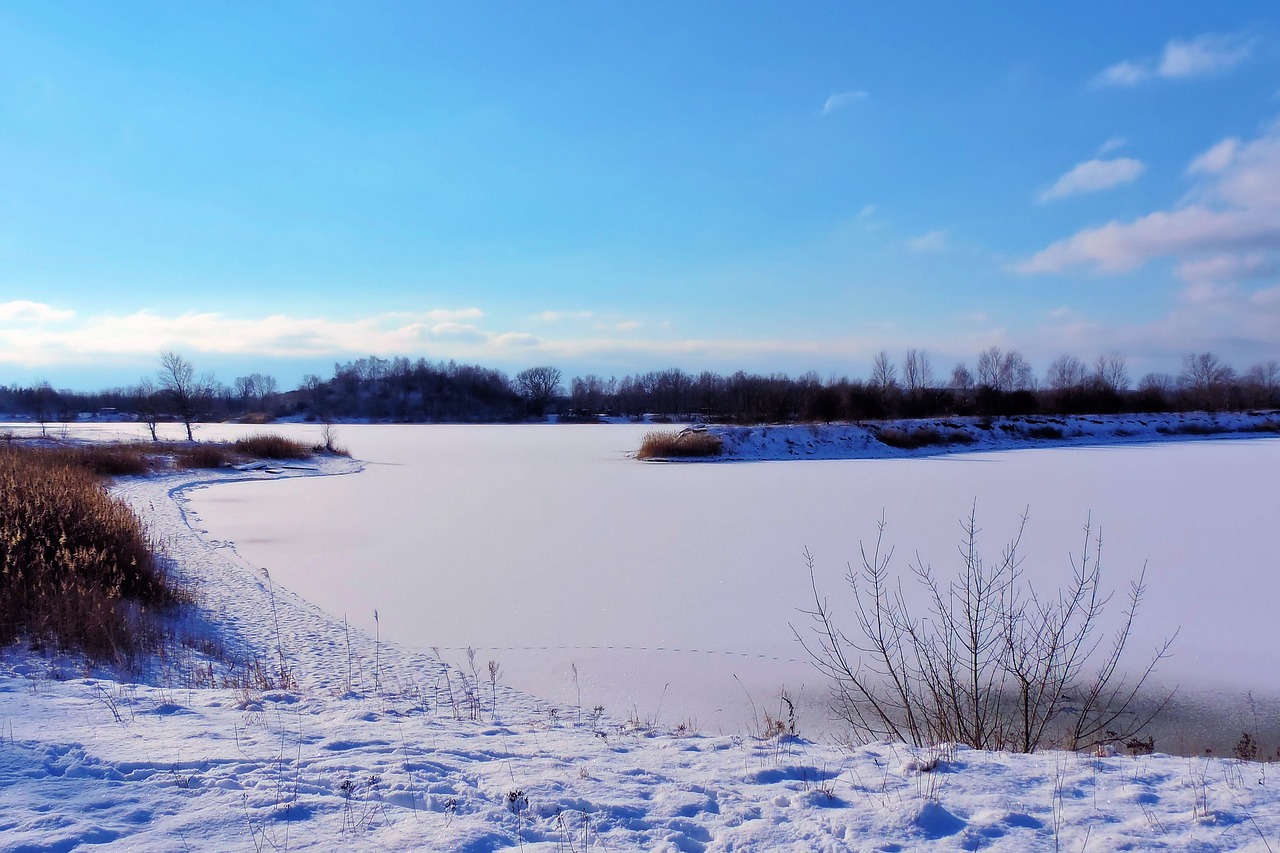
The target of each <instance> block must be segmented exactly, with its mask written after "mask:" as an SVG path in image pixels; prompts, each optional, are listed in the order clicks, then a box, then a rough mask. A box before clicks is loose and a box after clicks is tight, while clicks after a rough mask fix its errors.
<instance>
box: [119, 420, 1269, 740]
mask: <svg viewBox="0 0 1280 853" xmlns="http://www.w3.org/2000/svg"><path fill="white" fill-rule="evenodd" d="M100 429H101V430H102V431H103V432H110V431H111V430H112V429H115V428H112V427H102V428H100ZM124 429H126V430H132V427H129V426H126V427H124ZM264 429H271V430H273V431H279V432H283V433H287V434H291V435H294V436H297V437H300V438H303V439H305V440H307V441H315V440H317V438H318V435H319V427H316V426H311V425H285V426H273V427H268V428H263V427H237V426H208V427H204V428H203V429H202V432H201V435H202V436H203V437H207V438H215V437H234V436H237V435H243V434H245V433H251V432H259V431H262V430H264ZM648 429H650V427H647V426H569V425H555V426H340V427H338V431H339V440H340V441H341V442H342V443H344V444H346V445H347V446H349V447H350V448H351V450H352V452H353V454H354V455H355V456H356V457H358V458H360V459H363V460H366V461H367V463H368V466H367V468H366V470H365V471H364V472H363V473H361V474H358V475H354V476H346V477H334V478H323V479H304V480H288V481H276V482H253V483H232V484H226V485H219V486H217V487H213V488H207V489H203V490H199V491H196V492H194V493H192V495H191V498H192V504H191V505H192V508H193V510H194V511H195V516H194V519H193V520H194V521H195V523H197V525H198V526H199V527H200V528H202V529H203V530H205V531H206V532H207V535H208V536H209V537H210V538H213V539H218V540H231V541H234V542H235V543H236V547H237V549H238V550H239V552H240V553H241V555H242V556H243V557H244V558H245V559H246V560H247V561H249V562H250V563H252V564H254V565H257V566H261V567H266V568H268V569H269V570H270V572H271V575H272V577H273V578H274V579H275V581H276V582H277V583H280V584H283V585H285V586H288V587H289V588H291V589H293V590H295V591H296V592H298V593H300V594H301V595H303V596H304V597H306V598H307V599H309V600H311V601H313V602H315V603H316V604H318V605H319V606H321V607H323V608H325V609H326V610H328V611H330V612H332V613H334V614H337V615H343V614H345V615H346V616H347V617H348V618H349V619H350V621H351V622H352V624H354V625H359V626H360V627H362V628H364V629H366V630H368V631H370V632H372V631H373V630H374V628H375V625H374V611H375V610H376V611H377V612H378V615H379V625H378V628H379V630H380V632H381V635H382V637H384V638H386V639H389V640H392V641H395V642H397V643H400V644H403V645H406V646H410V647H415V648H419V649H431V648H437V649H439V651H440V654H441V656H443V657H445V658H446V659H448V660H450V661H452V662H454V663H457V664H460V665H465V658H466V655H465V650H466V648H467V647H468V646H471V647H474V648H475V649H476V650H477V659H478V666H479V668H480V670H481V672H482V673H483V672H484V669H485V665H486V663H487V661H489V660H495V661H497V662H498V663H500V664H501V666H502V672H503V676H502V680H503V682H504V683H506V684H509V685H511V686H513V687H516V688H519V689H522V690H526V691H528V692H530V693H533V694H536V695H539V696H542V697H544V698H546V699H548V700H550V701H552V702H555V703H558V704H560V705H562V706H566V707H573V706H576V705H578V704H579V697H580V699H581V704H582V705H583V706H585V707H586V708H588V709H590V708H591V707H592V706H594V705H596V704H600V705H603V706H604V707H605V709H606V710H607V711H608V712H609V713H610V714H611V715H613V716H615V717H624V718H625V717H627V716H630V715H631V714H633V713H634V714H635V715H637V716H638V717H639V718H641V719H656V720H657V721H659V722H661V723H662V724H664V725H667V726H674V725H677V724H678V723H680V722H683V721H689V722H691V723H692V724H694V725H695V726H696V727H697V728H698V729H699V730H701V731H705V732H718V731H740V730H742V729H744V728H748V729H749V728H750V725H751V720H752V718H753V715H755V714H759V713H762V712H763V710H764V709H765V708H769V709H770V710H776V709H777V705H778V693H779V691H780V690H781V689H784V688H785V689H786V690H787V691H788V692H789V693H790V694H791V695H792V696H793V697H796V698H797V699H798V700H799V701H798V703H797V704H798V706H799V711H800V716H801V727H802V731H805V732H806V733H809V734H813V733H815V732H817V731H822V730H824V729H825V728H826V721H825V719H824V717H825V713H824V710H823V694H824V692H825V685H823V684H822V683H821V682H820V681H819V680H818V679H817V678H816V677H815V673H814V672H813V670H812V669H811V667H810V665H809V664H808V663H807V661H806V660H805V659H804V657H803V653H802V651H801V650H800V649H799V648H798V644H797V643H796V640H795V639H794V637H793V635H792V631H791V627H790V625H791V624H795V625H796V626H797V627H801V628H803V626H804V624H805V617H804V616H803V615H802V614H800V613H799V612H798V610H799V609H800V608H802V607H807V606H809V604H810V603H811V602H810V600H809V597H808V577H807V573H806V571H805V568H804V563H803V560H802V557H801V552H802V550H803V549H804V548H806V547H807V548H808V549H809V550H810V552H811V553H812V554H813V555H814V556H815V557H816V558H817V561H818V570H819V580H820V583H821V584H822V586H823V589H824V592H826V593H827V594H828V595H829V597H830V598H831V600H832V602H833V603H834V604H835V605H836V607H837V613H838V614H839V613H844V614H846V615H847V614H848V613H849V608H850V605H849V603H848V602H847V601H843V602H842V600H841V597H842V596H843V595H844V594H845V592H846V590H845V589H844V588H843V586H842V584H841V576H842V574H843V572H844V571H845V564H846V561H849V560H856V559H857V555H858V546H859V541H860V540H870V539H872V538H873V537H874V536H875V531H876V522H877V520H878V519H879V518H880V517H881V515H882V513H883V515H884V517H885V518H886V520H887V522H888V531H887V541H888V542H889V543H891V544H893V545H895V546H896V547H897V557H896V558H895V566H896V567H897V568H898V569H899V570H900V571H901V572H903V573H906V572H907V571H908V566H909V561H910V560H911V559H912V558H913V556H914V554H915V553H917V552H918V553H919V555H920V557H921V559H923V560H924V561H926V562H928V563H930V564H932V565H933V566H934V568H935V569H937V570H938V571H939V572H940V573H941V574H943V575H944V576H946V575H948V574H949V573H950V572H952V571H953V570H954V569H955V568H956V567H957V566H958V565H959V563H958V559H957V554H956V545H957V543H958V542H959V540H960V536H961V529H960V525H959V519H960V518H961V517H963V516H965V515H967V513H968V511H969V507H970V505H971V504H972V503H973V502H974V501H975V500H976V501H977V506H978V516H979V523H980V525H981V527H982V528H983V531H984V533H983V545H984V553H985V554H986V555H987V556H988V558H989V559H995V558H997V557H998V555H999V552H1000V549H1001V547H1002V546H1003V545H1004V544H1005V542H1006V540H1007V538H1008V537H1009V536H1010V535H1011V534H1012V532H1013V531H1014V530H1015V528H1016V525H1017V521H1018V518H1019V516H1020V515H1021V513H1022V512H1023V510H1024V509H1025V508H1027V507H1029V508H1030V516H1031V520H1030V523H1029V525H1028V528H1027V532H1026V535H1025V536H1024V539H1023V547H1022V553H1023V555H1024V556H1025V557H1026V563H1025V568H1026V570H1027V571H1028V573H1029V574H1030V575H1031V576H1033V577H1035V578H1036V579H1037V580H1038V583H1039V584H1040V587H1041V589H1042V590H1044V589H1051V588H1056V586H1058V585H1060V584H1061V583H1063V582H1065V581H1066V579H1067V578H1068V577H1069V572H1070V565H1069V556H1072V555H1073V556H1077V557H1078V556H1079V554H1080V551H1081V545H1082V543H1081V534H1082V528H1083V526H1084V524H1085V522H1086V519H1087V518H1088V517H1089V515H1090V513H1092V518H1093V521H1094V523H1095V524H1096V525H1100V526H1101V528H1102V530H1103V533H1104V554H1103V570H1104V582H1105V583H1106V585H1107V586H1109V587H1111V588H1114V589H1116V590H1117V591H1118V594H1119V595H1120V596H1121V597H1123V594H1124V591H1125V589H1126V588H1127V585H1128V583H1129V582H1130V581H1131V580H1133V579H1134V578H1135V577H1136V576H1137V573H1138V571H1139V570H1140V569H1141V567H1142V565H1143V564H1144V563H1147V564H1148V567H1149V568H1148V583H1149V592H1148V597H1147V599H1146V601H1145V602H1144V607H1143V610H1142V612H1141V613H1140V618H1139V625H1138V633H1137V635H1136V636H1135V638H1134V640H1133V642H1132V643H1131V649H1130V651H1131V653H1132V658H1131V660H1132V662H1133V663H1135V664H1137V663H1138V662H1139V659H1142V658H1144V657H1145V656H1147V655H1148V654H1149V652H1150V650H1152V649H1154V647H1155V646H1156V645H1157V644H1158V642H1159V641H1160V639H1161V638H1163V637H1164V636H1167V635H1168V634H1170V633H1172V632H1173V631H1174V630H1175V629H1179V628H1180V630H1181V633H1180V634H1179V636H1178V639H1177V641H1176V644H1175V646H1174V653H1175V656H1174V657H1173V658H1172V659H1170V660H1167V661H1165V662H1164V664H1163V665H1162V667H1161V669H1160V671H1159V675H1160V679H1161V681H1162V682H1164V683H1168V684H1178V685H1181V689H1180V696H1181V697H1184V698H1186V699H1188V700H1191V701H1192V702H1193V704H1203V703H1206V702H1207V703H1212V704H1214V705H1215V706H1216V709H1217V717H1216V719H1214V720H1211V721H1206V720H1205V719H1204V718H1192V719H1191V720H1190V721H1189V722H1188V721H1186V720H1179V721H1177V723H1176V724H1175V725H1172V726H1171V727H1170V731H1173V732H1177V734H1176V735H1171V736H1172V737H1174V738H1176V739H1177V740H1176V741H1175V742H1172V743H1171V742H1169V741H1168V740H1167V739H1166V740H1163V741H1161V740H1158V745H1161V746H1162V748H1164V749H1168V750H1179V751H1188V750H1195V749H1198V748H1199V746H1198V745H1197V741H1198V739H1201V738H1206V740H1204V742H1208V741H1209V740H1212V741H1213V742H1214V743H1215V745H1216V746H1217V748H1218V749H1219V751H1221V749H1222V746H1221V744H1222V743H1224V742H1226V743H1228V744H1229V743H1234V739H1235V738H1236V737H1238V736H1239V732H1240V731H1241V729H1242V728H1249V729H1250V730H1257V729H1258V728H1259V727H1260V726H1259V724H1258V723H1256V722H1254V721H1253V719H1252V714H1253V711H1252V710H1251V709H1250V707H1249V705H1248V701H1247V696H1248V694H1250V693H1252V694H1253V696H1254V697H1255V698H1256V699H1257V700H1259V706H1258V708H1259V711H1260V713H1262V714H1263V717H1264V720H1265V719H1266V718H1267V716H1268V715H1269V716H1270V717H1271V718H1272V721H1273V722H1274V718H1275V716H1276V715H1275V714H1274V713H1270V712H1271V711H1274V709H1275V708H1276V704H1275V699H1276V698H1277V697H1280V679H1277V677H1276V675H1275V673H1276V672H1280V643H1277V642H1276V640H1275V637H1276V633H1275V628H1274V626H1275V624H1276V621H1275V616H1274V613H1275V609H1276V600H1277V593H1278V592H1280V580H1277V568H1280V567H1278V565H1277V564H1278V563H1280V560H1277V558H1276V557H1275V550H1274V544H1273V538H1274V532H1275V530H1276V529H1277V521H1278V520H1280V483H1278V481H1277V477H1276V472H1277V471H1280V440H1277V439H1249V440H1210V441H1195V442H1170V443H1165V444H1155V445H1137V446H1135V445H1127V446H1122V447H1110V448H1107V447H1098V448H1080V447H1077V448H1058V449H1037V450H1020V451H1009V452H1000V453H980V454H979V453H975V454H956V455H952V456H942V457H935V458H925V459H906V460H901V459H899V460H849V461H794V462H792V461H788V462H759V463H735V464H713V465H696V464H695V465H678V464H643V463H638V462H635V461H633V460H629V459H627V458H625V456H624V453H625V452H626V451H630V450H633V449H634V448H635V447H637V446H638V444H639V441H640V437H641V436H642V435H643V433H644V432H645V431H647V430H648ZM1121 603H1122V602H1121V601H1120V600H1119V599H1117V600H1116V602H1115V604H1113V606H1112V608H1111V615H1112V616H1118V615H1119V611H1120V605H1121ZM845 621H846V623H848V619H847V618H846V620H845ZM1109 624H1113V623H1109ZM848 627H849V628H852V625H848ZM575 666H576V670H577V679H576V681H575V679H574V675H573V668H574V667H575ZM749 696H750V698H748V697H749ZM753 702H754V703H755V710H753V706H752V703H753ZM1205 726H1213V727H1216V729H1217V734H1213V733H1209V732H1204V731H1201V730H1202V729H1204V727H1205ZM1272 727H1273V728H1274V726H1272ZM1264 731H1267V729H1264ZM1274 734H1280V732H1276V733H1274ZM1224 739H1225V740H1224ZM1272 740H1274V738H1272ZM1264 742H1270V741H1264Z"/></svg>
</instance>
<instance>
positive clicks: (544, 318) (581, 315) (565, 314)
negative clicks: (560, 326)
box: [529, 311, 592, 323]
mask: <svg viewBox="0 0 1280 853" xmlns="http://www.w3.org/2000/svg"><path fill="white" fill-rule="evenodd" d="M591 316H592V315H591V312H590V311H542V312H540V313H538V314H534V315H533V316H532V317H530V318H529V319H531V320H536V321H538V322H539V323H559V322H561V321H563V320H590V319H591Z"/></svg>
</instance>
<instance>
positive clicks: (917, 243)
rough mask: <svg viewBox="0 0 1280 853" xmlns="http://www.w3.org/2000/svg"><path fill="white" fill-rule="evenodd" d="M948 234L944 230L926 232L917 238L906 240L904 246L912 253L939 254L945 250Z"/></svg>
mask: <svg viewBox="0 0 1280 853" xmlns="http://www.w3.org/2000/svg"><path fill="white" fill-rule="evenodd" d="M948 237H949V235H948V233H947V229H945V228H938V229H936V230H933V231H928V232H926V233H924V234H921V235H920V236H918V237H912V238H911V239H909V240H906V241H905V243H906V246H907V248H908V249H910V250H911V251H913V252H921V253H928V252H941V251H942V250H944V249H946V248H947V241H948Z"/></svg>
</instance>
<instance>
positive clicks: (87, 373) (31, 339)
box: [0, 2, 1280, 388]
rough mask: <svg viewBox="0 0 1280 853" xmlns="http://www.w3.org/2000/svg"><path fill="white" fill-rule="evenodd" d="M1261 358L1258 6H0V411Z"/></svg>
mask: <svg viewBox="0 0 1280 853" xmlns="http://www.w3.org/2000/svg"><path fill="white" fill-rule="evenodd" d="M993 345H994V346H1001V347H1011V348H1016V349H1019V350H1021V351H1022V352H1023V353H1024V354H1025V355H1026V356H1027V357H1028V358H1029V359H1030V360H1031V361H1032V363H1033V365H1034V366H1036V368H1037V369H1038V370H1043V368H1044V367H1046V366H1047V364H1048V362H1049V361H1050V360H1051V359H1052V358H1053V357H1055V356H1056V355H1059V354H1062V353H1070V354H1073V355H1077V356H1079V357H1081V358H1084V359H1086V360H1090V359H1092V358H1093V357H1095V356H1097V355H1100V354H1103V353H1109V352H1115V351H1118V352H1121V353H1123V354H1125V355H1126V357H1127V358H1128V362H1129V366H1130V373H1131V374H1133V375H1134V376H1135V378H1136V377H1137V376H1139V375H1141V374H1142V373H1145V372H1146V371H1147V370H1161V371H1176V370H1177V368H1178V366H1179V364H1180V361H1181V357H1182V355H1183V354H1185V353H1187V352H1191V351H1200V350H1206V349H1208V350H1212V351H1215V352H1217V353H1219V354H1220V355H1222V356H1224V357H1225V358H1227V359H1228V360H1229V361H1231V362H1232V363H1234V364H1235V365H1236V366H1237V367H1238V368H1240V369H1244V368H1246V367H1248V366H1249V365H1250V364H1252V363H1254V362H1257V361H1261V360H1269V359H1277V358H1280V10H1278V9H1277V7H1276V6H1275V4H1274V3H1272V2H1248V3H1246V2H1219V3H1212V4H1210V3H1203V2H1184V3H1159V4H1154V3H1150V4H1148V3H1142V4H1115V3H1110V2H1108V3H1094V2H1073V3H1043V4H1027V5H1025V8H1019V7H1017V6H1012V5H1010V4H1008V3H994V2H991V3H988V2H974V3H963V4H960V3H942V2H937V3H929V4H917V5H911V6H908V5H907V4H867V3H806V4H779V3H770V4H764V3H753V4H744V3H738V2H732V3H684V2H681V3H669V4H668V3H645V4H622V3H581V4H578V3H519V4H518V3H483V2H480V3H466V4H462V3H458V4H428V3H386V2H363V3H358V4H357V3H323V2H317V3H305V4H304V3H296V4H295V3H283V2H275V3H263V4H248V3H242V4H241V3H229V4H173V3H145V2H130V3H99V2H83V3H76V2H64V3H40V4H36V3H18V2H0V384H5V383H9V384H11V383H19V382H29V381H33V380H36V379H48V380H49V381H51V382H52V383H53V384H54V385H55V386H59V387H73V388H95V387H103V386H108V385H118V384H127V383H131V382H134V381H136V380H137V379H138V378H139V377H140V376H142V375H143V374H145V373H149V372H151V371H152V370H153V369H154V366H155V362H156V355H157V353H159V352H160V351H161V350H166V349H175V350H178V351H180V352H182V353H183V354H185V355H187V356H188V357H189V358H190V359H191V360H192V361H193V362H194V363H195V364H196V365H197V367H200V368H203V369H208V370H212V371H214V372H215V373H216V374H217V375H218V377H219V378H220V379H222V380H223V381H226V382H230V381H231V379H233V378H234V376H236V375H239V374H243V373H247V372H249V371H255V370H256V371H264V372H271V373H275V374H276V375H277V376H278V377H279V378H280V380H281V382H282V384H284V385H286V386H291V385H292V384H293V383H296V382H297V381H298V379H299V378H300V377H301V376H302V375H303V374H304V373H319V374H321V375H328V373H329V372H330V371H331V370H332V366H333V363H334V362H335V361H345V360H348V359H351V358H357V357H360V356H364V355H369V354H376V355H379V356H384V357H391V356H395V355H408V356H411V357H414V358H416V357H419V356H423V357H427V358H429V359H432V360H435V359H449V358H456V359H459V360H465V361H474V362H480V363H483V364H487V365H491V366H496V367H501V368H503V369H506V370H512V371H514V370H519V369H522V368H524V367H528V366H531V365H534V364H547V363H549V364H555V365H557V366H560V367H561V368H562V369H563V370H564V372H565V373H566V374H567V375H573V374H575V373H585V372H597V373H602V374H605V375H610V374H615V375H621V374H624V373H631V372H637V371H645V370H651V369H659V368H663V367H668V366H679V367H684V368H686V369H689V370H698V369H703V368H711V369H716V370H725V371H727V370H734V369H737V368H739V367H741V368H745V369H748V370H762V371H775V370H776V371H783V372H789V373H792V374H797V373H800V372H803V371H805V370H809V369H814V370H817V371H818V372H819V373H820V374H822V375H827V374H829V373H832V372H835V373H840V374H848V375H851V376H865V375H866V374H867V373H868V370H869V365H870V362H871V359H872V357H873V356H874V354H875V353H876V352H877V351H879V350H881V349H886V350H888V351H889V352H890V353H891V354H895V355H897V354H900V353H901V352H903V351H905V349H906V348H908V347H918V348H923V349H926V350H927V351H928V352H929V353H930V355H931V357H932V360H933V363H934V367H935V371H936V372H940V373H947V372H949V370H950V367H951V365H953V364H954V363H955V362H957V361H962V360H963V361H968V362H970V364H972V362H973V360H974V357H975V355H976V353H977V352H978V351H980V350H982V349H984V348H986V347H989V346H993Z"/></svg>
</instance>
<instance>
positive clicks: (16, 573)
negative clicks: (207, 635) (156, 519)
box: [0, 447, 184, 664]
mask: <svg viewBox="0 0 1280 853" xmlns="http://www.w3.org/2000/svg"><path fill="white" fill-rule="evenodd" d="M94 458H97V459H98V461H99V462H100V461H101V459H102V458H103V457H94ZM89 468H90V466H89V465H82V464H75V463H74V462H72V461H68V458H67V456H66V455H65V454H62V453H59V452H56V451H54V452H48V451H42V450H39V449H22V448H13V447H0V642H4V643H6V644H7V643H12V642H14V641H16V640H18V639H26V640H27V641H29V642H30V643H31V644H32V646H33V647H41V646H43V645H46V644H53V645H56V646H57V647H59V648H62V649H70V650H76V651H80V652H83V653H85V654H86V655H87V656H89V657H90V658H92V659H95V660H107V661H112V662H115V663H119V664H127V663H131V662H133V661H134V659H135V658H136V656H137V655H138V654H139V653H142V652H145V651H148V650H154V649H156V648H158V646H159V645H160V643H161V641H162V639H163V632H162V630H161V628H160V626H159V623H158V621H157V620H156V618H155V617H156V616H157V615H158V612H159V611H163V610H166V609H168V608H170V607H172V606H174V605H175V604H177V603H179V602H180V601H182V600H183V599H184V596H183V594H182V593H181V592H180V591H179V590H177V589H176V588H175V587H173V586H172V585H171V584H170V583H169V581H168V580H167V579H166V578H165V576H164V574H163V572H161V571H160V569H159V568H158V566H157V564H156V561H155V558H154V557H153V556H152V552H151V548H150V544H149V542H148V541H147V538H146V535H145V533H144V532H143V529H142V524H141V522H139V521H138V519H137V517H136V516H135V515H133V513H132V512H131V511H130V510H129V508H128V507H127V506H126V505H125V504H124V503H123V502H121V501H119V500H117V499H115V498H112V497H111V496H110V495H108V494H107V492H106V490H105V489H104V488H103V486H102V483H101V482H100V480H99V479H98V477H97V476H95V475H94V474H93V473H92V472H91V471H90V470H89Z"/></svg>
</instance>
